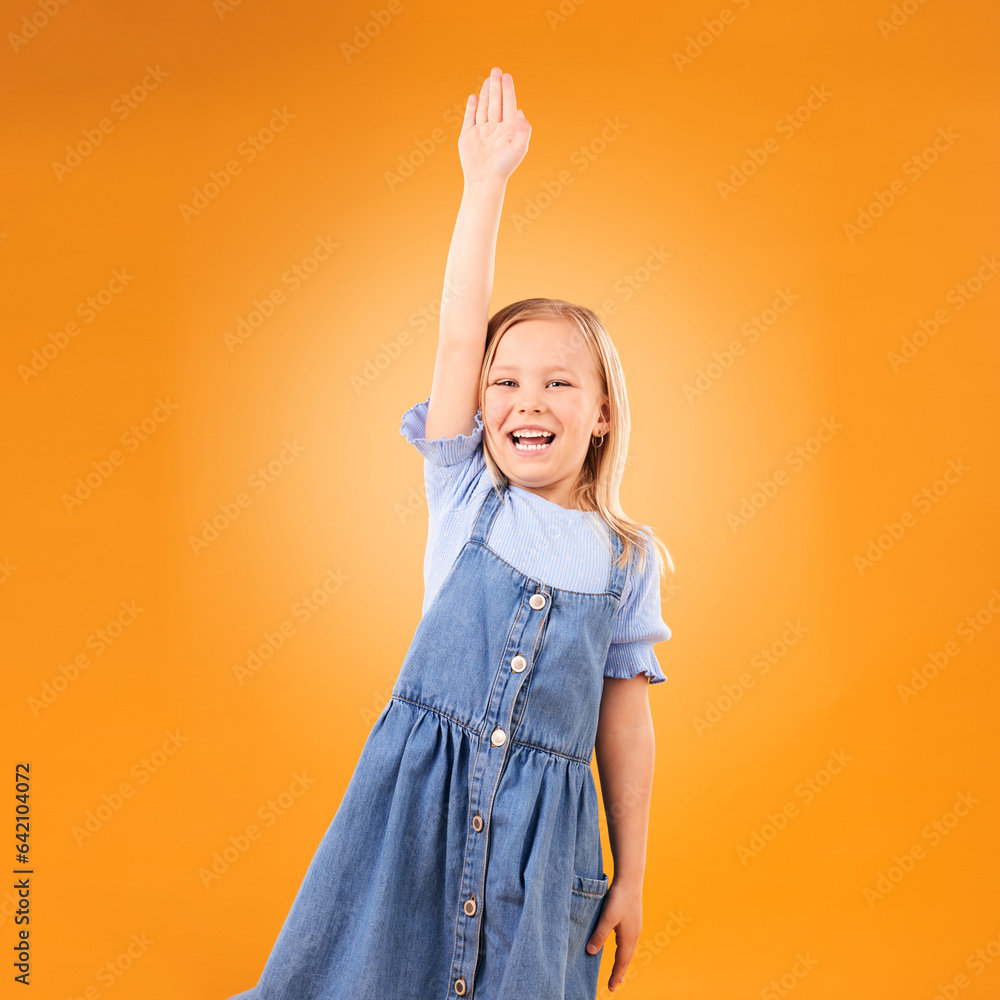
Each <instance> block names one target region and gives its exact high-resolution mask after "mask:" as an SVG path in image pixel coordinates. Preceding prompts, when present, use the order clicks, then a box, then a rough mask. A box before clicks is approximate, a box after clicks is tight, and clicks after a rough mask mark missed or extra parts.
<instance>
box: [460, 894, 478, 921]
mask: <svg viewBox="0 0 1000 1000" xmlns="http://www.w3.org/2000/svg"><path fill="white" fill-rule="evenodd" d="M462 909H463V910H465V912H466V913H467V914H468V915H469V916H470V917H471V916H473V915H474V914H475V912H476V897H475V896H470V897H469V898H468V899H467V900H466V901H465V905H464V906H463V907H462Z"/></svg>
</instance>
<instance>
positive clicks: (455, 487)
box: [399, 396, 670, 684]
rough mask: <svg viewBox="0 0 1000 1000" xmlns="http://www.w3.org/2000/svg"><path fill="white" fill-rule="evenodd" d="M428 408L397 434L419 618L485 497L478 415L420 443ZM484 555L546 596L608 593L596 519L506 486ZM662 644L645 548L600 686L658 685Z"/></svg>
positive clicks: (408, 416)
mask: <svg viewBox="0 0 1000 1000" xmlns="http://www.w3.org/2000/svg"><path fill="white" fill-rule="evenodd" d="M429 402H430V396H428V397H427V399H425V400H424V401H423V402H422V403H415V404H414V405H413V406H411V407H410V409H409V410H407V411H406V413H404V414H403V419H402V422H401V424H400V428H399V433H400V434H402V435H403V436H404V437H405V438H406V440H407V441H409V442H410V444H412V445H413V446H414V447H415V448H416V449H417V451H419V452H420V454H421V455H423V457H424V488H425V490H426V494H427V512H428V528H427V549H426V552H425V554H424V602H423V609H422V612H421V613H422V614H425V613H426V612H427V609H428V608H429V607H430V605H431V602H432V601H433V600H434V597H435V596H436V594H437V592H438V590H439V589H440V587H441V584H442V583H444V579H445V577H446V576H447V575H448V571H449V570H450V569H451V567H452V564H453V563H454V562H455V560H456V559H457V558H458V553H459V552H460V551H461V549H462V546H463V545H464V544H465V543H466V542H467V541H468V539H469V537H470V536H471V535H472V529H473V526H474V525H475V521H476V516H477V515H478V513H479V508H480V505H481V504H482V501H483V497H484V494H485V492H486V491H487V490H490V489H492V488H493V483H492V481H491V479H490V474H489V470H488V469H487V468H486V461H485V459H484V458H483V446H482V441H483V421H482V414H481V412H480V411H478V410H477V411H476V417H475V428H474V429H473V432H472V433H471V434H457V435H455V437H450V438H437V439H435V440H431V441H428V440H427V438H425V437H424V436H423V435H424V431H425V429H426V421H427V404H428V403H429ZM643 527H645V528H648V525H643ZM489 546H490V548H491V549H492V550H493V551H494V552H496V554H497V555H498V556H500V558H501V559H504V560H505V561H506V562H508V563H510V564H511V565H512V566H513V567H514V568H515V569H516V570H517V571H518V572H520V573H523V574H524V575H525V576H528V577H531V578H532V579H533V580H538V581H540V582H541V583H544V584H545V585H546V586H549V587H554V588H556V589H562V590H575V591H577V592H578V593H584V594H601V593H605V592H606V590H607V584H608V576H609V574H610V572H611V550H610V547H609V542H608V535H607V530H606V525H605V524H604V521H603V519H602V518H601V516H600V514H599V513H598V512H596V511H583V510H569V509H568V508H566V507H561V506H560V505H559V504H557V503H553V502H552V501H551V500H546V499H545V497H542V496H539V495H538V494H537V493H533V492H532V491H531V490H526V489H524V488H522V487H520V486H515V485H514V484H513V483H512V484H511V485H510V490H509V492H508V502H506V503H504V504H503V505H502V506H501V507H500V510H499V511H498V512H497V515H496V519H495V520H494V522H493V526H492V528H491V529H490V535H489ZM669 638H670V629H669V628H668V627H667V625H666V624H665V623H664V621H663V619H662V617H661V610H660V573H659V564H658V562H657V559H656V553H655V552H653V551H652V550H651V549H649V548H648V547H647V552H646V565H645V567H644V569H643V570H642V572H639V571H637V570H635V569H634V567H630V568H629V572H628V574H627V576H626V579H625V585H624V587H623V589H622V597H621V603H620V604H619V607H618V612H617V614H616V615H615V624H614V630H613V633H612V638H611V647H610V649H609V651H608V659H607V663H606V664H605V667H604V675H605V677H623V678H629V677H634V676H636V675H637V674H639V673H640V672H642V673H646V674H647V675H648V676H649V683H650V684H658V683H660V682H661V681H665V680H666V679H667V678H666V675H665V674H664V673H663V671H662V670H661V669H660V664H659V662H658V661H657V659H656V654H655V653H654V652H653V646H654V645H655V644H656V643H658V642H663V641H664V640H666V639H669Z"/></svg>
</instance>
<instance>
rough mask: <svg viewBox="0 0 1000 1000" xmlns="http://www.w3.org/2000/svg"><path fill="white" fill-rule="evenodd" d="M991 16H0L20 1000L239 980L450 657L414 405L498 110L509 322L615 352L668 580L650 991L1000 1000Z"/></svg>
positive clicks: (920, 12)
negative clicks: (546, 302) (364, 769)
mask: <svg viewBox="0 0 1000 1000" xmlns="http://www.w3.org/2000/svg"><path fill="white" fill-rule="evenodd" d="M372 10H375V11H376V12H378V11H382V12H383V13H382V15H381V20H382V22H384V23H379V21H378V20H373V15H372ZM560 12H561V13H560ZM724 12H728V13H724ZM366 22H368V23H367V28H366ZM998 23H1000V13H998V10H997V8H996V6H995V5H993V4H990V3H986V2H984V0H978V2H973V0H958V2H952V3H949V4H945V3H944V2H943V0H930V2H925V0H920V2H918V0H905V2H902V0H900V2H896V3H893V2H890V0H882V2H880V0H871V2H864V3H862V2H853V0H852V2H847V3H838V4H822V5H818V6H814V5H807V4H801V3H800V4H796V3H792V2H790V0H782V2H771V3H763V2H760V0H752V2H749V0H738V2H736V0H734V2H733V3H732V4H730V5H729V6H728V7H725V8H724V7H723V6H722V3H721V0H720V2H718V3H708V4H706V3H699V4H686V5H681V4H653V3H648V4H636V3H615V4H609V3H606V2H602V0H587V2H585V3H579V4H576V3H574V2H573V0H562V2H561V3H559V4H557V3H556V0H549V2H548V3H546V2H545V0H542V2H540V3H538V4H531V3H523V2H515V3H508V4H503V5H499V6H497V5H486V6H481V7H476V6H471V7H470V6H469V5H466V4H460V3H457V2H450V3H431V2H423V0H422V2H413V3H411V2H410V0H393V3H392V4H391V6H390V5H387V4H385V3H383V0H375V3H374V5H373V4H372V3H369V2H367V0H366V2H365V3H351V4H336V5H329V4H320V3H315V2H313V3H301V4H296V5H284V4H281V5H279V4H277V3H274V2H270V3H268V2H265V0H246V2H236V0H227V2H226V3H223V2H222V0H219V2H218V3H216V4H215V5H213V3H212V0H198V2H192V0H183V2H181V3H176V4H169V5H161V4H157V5H140V4H126V3H122V2H118V0H114V2H106V3H94V2H91V0H68V2H62V0H38V2H36V3H34V4H32V3H30V2H29V0H18V2H17V3H13V4H7V5H6V6H5V9H4V12H3V15H2V23H0V28H2V30H3V31H4V33H5V34H6V42H5V43H4V44H5V45H6V48H4V50H3V56H2V58H0V68H2V73H3V92H4V104H5V110H4V133H5V138H6V140H7V141H6V144H5V153H4V157H3V167H2V170H3V181H4V189H5V191H6V194H7V197H6V199H5V204H4V208H3V212H2V218H0V230H2V236H0V257H2V273H3V278H4V291H3V311H4V337H3V345H2V365H0V376H2V379H3V384H4V390H3V393H2V407H3V411H2V419H3V425H4V463H3V466H4V476H3V491H2V496H3V522H2V529H3V530H2V537H0V559H2V560H3V563H2V566H0V579H2V582H0V610H2V614H3V622H4V684H5V698H4V725H3V749H4V756H3V760H4V763H5V770H6V773H7V775H8V783H7V785H6V786H5V787H4V788H3V789H2V794H3V795H4V796H5V798H4V806H3V808H2V809H0V812H2V813H3V815H4V816H5V817H6V818H5V819H4V821H3V823H4V827H3V833H4V837H3V840H4V843H5V844H6V845H7V846H6V852H7V853H6V856H5V861H4V863H5V865H9V869H8V870H9V871H11V872H13V870H14V868H16V867H18V865H17V862H16V860H15V858H16V855H15V853H14V847H15V845H16V843H17V842H16V841H15V840H14V836H15V828H14V815H15V802H16V800H15V796H16V786H15V769H16V765H17V763H18V762H22V761H24V762H29V763H30V767H31V786H30V800H29V801H30V815H31V824H32V825H31V841H30V843H31V849H30V850H31V853H30V857H31V861H32V867H33V872H34V873H33V875H32V876H31V879H32V882H31V885H32V895H31V907H32V909H31V924H30V928H31V939H30V940H31V952H32V956H33V958H32V971H31V981H32V984H33V985H34V987H35V990H34V994H35V995H37V996H40V997H45V998H47V1000H48V998H52V1000H62V998H84V997H85V998H88V1000H93V998H96V997H104V996H114V997H115V998H118V1000H125V998H142V1000H160V998H163V1000H166V998H175V997H185V998H187V1000H196V998H197V1000H219V998H224V997H228V996H230V995H232V994H234V993H236V992H238V991H240V990H244V989H248V988H249V987H250V986H252V985H253V984H254V983H255V982H256V980H257V977H258V976H259V974H260V971H261V969H262V967H263V964H264V962H265V960H266V958H267V955H268V953H269V951H270V948H271V946H272V944H273V942H274V940H275V938H276V936H277V933H278V931H279V930H280V927H281V925H282V922H283V920H284V918H285V916H286V914H287V911H288V908H289V906H290V905H291V902H292V899H293V897H294V895H295V892H296V890H297V888H298V886H299V884H300V882H301V879H302V876H303V874H304V872H305V869H306V867H307V865H308V863H309V860H310V859H311V857H312V855H313V853H314V851H315V849H316V847H317V845H318V843H319V841H320V838H321V837H322V834H323V832H324V831H325V829H326V827H327V825H328V823H329V822H330V819H331V818H332V816H333V814H334V812H335V810H336V808H337V805H338V803H339V801H340V797H341V795H342V794H343V792H344V789H345V787H346V785H347V783H348V781H349V780H350V777H351V774H352V771H353V768H354V765H355V763H356V761H357V758H358V754H359V753H360V750H361V747H362V745H363V743H364V740H365V738H366V736H367V734H368V732H369V729H370V726H371V723H372V722H373V721H374V718H375V717H376V716H377V714H378V712H379V711H380V710H381V708H382V707H383V705H384V704H385V701H386V700H387V698H388V696H389V692H390V690H391V687H392V684H393V682H394V680H395V677H396V673H397V671H398V669H399V665H400V663H401V662H402V658H403V656H404V654H405V652H406V649H407V646H408V644H409V641H410V638H411V637H412V635H413V631H414V629H415V627H416V624H417V622H418V620H419V616H420V606H421V598H422V593H423V591H422V576H421V568H422V560H423V554H424V545H425V540H426V507H425V505H424V503H423V498H422V485H423V482H422V464H421V459H420V456H419V455H418V454H417V453H416V452H415V451H414V450H413V449H412V447H411V446H410V445H408V444H407V443H406V442H405V440H404V439H403V438H402V437H401V436H400V435H399V432H398V429H399V420H400V416H401V414H402V413H403V411H404V410H405V409H406V408H407V407H409V406H410V405H411V404H412V403H414V402H417V401H418V400H421V399H424V398H425V397H426V395H427V394H428V392H429V389H430V380H431V372H432V367H433V359H434V352H435V347H436V335H437V330H436V325H435V322H434V315H435V309H436V305H437V300H438V297H439V296H440V294H441V283H442V278H443V273H444V263H445V258H446V255H447V249H448V244H449V240H450V236H451V230H452V226H453V224H454V218H455V213H456V211H457V208H458V203H459V199H460V195H461V171H460V166H459V162H458V155H457V147H456V141H457V136H458V128H457V126H458V122H459V118H458V116H457V114H456V109H458V110H459V111H460V109H461V107H462V105H463V104H464V101H465V99H466V97H467V95H468V94H469V93H470V92H471V91H473V90H476V91H478V87H479V84H480V82H481V81H482V78H483V77H484V76H485V75H486V74H487V73H488V72H489V70H490V67H491V66H493V65H499V66H501V67H502V68H503V69H504V70H509V71H510V72H512V73H513V75H514V79H515V83H516V87H517V96H518V102H519V105H520V106H521V107H522V108H523V109H524V110H525V113H526V115H527V117H528V120H529V121H530V122H531V125H532V128H533V133H532V137H531V145H530V149H529V151H528V154H527V157H526V159H525V161H524V163H523V164H522V166H521V167H520V168H519V169H518V171H517V172H516V174H515V175H514V177H513V178H512V180H511V182H510V183H509V184H508V188H507V198H506V204H505V207H504V212H503V221H502V224H501V229H500V236H499V243H498V250H497V272H496V284H495V289H494V297H493V306H492V308H493V309H496V308H498V307H499V306H500V305H503V304H505V303H507V302H510V301H512V300H514V299H519V298H524V297H528V296H534V295H544V296H551V297H561V298H566V299H569V300H571V301H574V302H579V303H582V304H585V305H588V306H590V307H592V308H594V309H597V310H601V313H602V315H603V316H604V317H605V319H606V323H607V326H608V328H609V330H610V332H611V334H612V336H613V338H614V340H615V343H616V344H617V346H618V350H619V352H620V355H621V358H622V362H623V364H624V367H625V372H626V376H627V378H628V384H629V390H630V402H631V408H632V417H633V434H632V442H631V450H630V458H631V461H630V464H629V468H628V471H627V474H626V479H625V484H624V488H623V493H622V502H623V505H624V507H625V509H626V511H627V512H628V513H629V514H630V515H631V516H632V517H634V518H636V519H638V520H640V521H642V522H644V523H649V524H652V525H654V526H655V527H656V528H657V530H658V532H659V533H660V535H661V537H662V538H663V539H664V541H665V542H666V544H667V546H668V547H669V548H670V551H671V553H672V554H673V557H674V560H675V562H676V567H677V572H676V575H675V576H674V577H673V578H669V577H668V578H667V579H665V580H664V581H663V583H662V587H663V591H662V596H663V615H664V618H665V620H666V621H667V623H668V624H669V625H670V626H671V628H672V629H673V632H674V635H673V638H672V639H671V640H670V642H668V643H665V644H662V645H660V646H658V647H657V648H656V652H657V655H658V657H659V660H660V662H661V664H662V666H663V668H664V671H665V673H666V674H667V676H668V678H669V680H668V681H667V682H666V683H665V684H662V685H659V686H657V687H654V688H651V689H650V702H651V705H652V711H653V716H654V721H655V725H656V735H657V764H656V779H655V787H654V791H653V802H652V813H651V817H650V834H649V851H648V862H647V868H646V882H645V894H644V909H643V929H642V936H641V939H640V943H639V948H638V950H637V951H636V954H635V956H634V958H633V961H632V965H631V966H630V968H629V971H628V973H627V975H626V982H625V985H624V986H623V987H622V990H621V991H620V992H623V993H624V994H625V995H627V996H630V997H634V998H636V1000H660V998H671V1000H689V998H690V1000H695V998H697V1000H701V998H712V1000H730V998H732V1000H736V998H743V997H750V998H752V997H758V996H759V997H761V998H763V1000H771V998H772V997H778V996H786V995H788V993H789V992H791V993H793V994H794V996H795V997H796V1000H806V998H813V1000H834V998H841V997H844V996H852V997H864V998H869V997H870V998H873V1000H875V998H878V1000H883V998H887V997H903V996H907V997H921V998H927V1000H930V998H932V997H933V998H938V997H950V996H955V995H961V996H963V997H965V996H968V997H970V998H983V1000H985V998H987V997H996V996H1000V961H997V960H996V959H997V956H998V955H1000V910H998V908H997V900H998V898H1000V896H998V889H1000V886H998V873H1000V865H998V859H997V849H996V845H997V820H998V817H1000V810H998V796H1000V782H998V778H997V755H998V745H997V740H996V735H995V730H996V716H997V708H998V701H997V694H998V686H997V678H996V665H997V650H998V641H1000V621H998V613H1000V589H998V588H1000V569H998V560H997V556H998V547H997V544H996V543H997V522H996V517H997V499H998V485H1000V476H998V472H997V466H996V455H997V448H998V434H997V419H996V413H997V411H996V402H995V400H996V396H995V393H996V385H997V381H998V374H1000V372H998V365H997V361H998V353H1000V352H998V347H997V339H996V329H997V318H998V315H1000V281H994V280H993V278H994V276H995V274H996V270H997V268H996V264H995V261H996V257H995V256H994V255H995V254H997V253H1000V233H998V213H997V206H998V195H997V187H996V165H997V156H998V152H1000V148H998V146H1000V144H998V129H997V125H998V121H997V111H996V109H997V102H998V98H1000V86H998V78H997V74H996V51H997V41H998V32H997V28H998ZM359 31H360V32H361V35H360V36H359V35H358V32H359ZM366 32H367V34H365V33H366ZM369 36H370V37H369ZM360 41H365V42H366V44H365V45H364V46H362V45H360V44H357V43H359V42H360ZM122 95H126V96H124V97H123V96H122ZM609 123H614V127H613V128H612V127H611V125H610V124H609ZM251 137H253V138H252V141H251ZM935 143H936V145H935ZM88 144H89V145H88ZM67 147H68V148H67ZM88 150H89V152H88ZM585 150H586V151H588V152H584V151H585ZM393 175H395V176H393ZM213 185H214V186H213ZM185 206H187V208H185ZM199 206H200V207H199ZM334 245H335V246H334ZM317 247H319V250H320V254H319V256H321V257H323V258H325V259H323V260H320V259H319V257H317V256H315V255H314V251H315V250H316V249H317ZM324 247H326V248H324ZM327 248H328V249H327ZM654 251H657V252H658V255H657V254H655V253H654ZM310 258H312V259H311V260H310ZM653 265H655V266H653ZM295 268H299V273H300V274H301V277H298V279H297V280H298V285H297V287H296V272H295ZM276 290H277V291H276ZM275 291H276V295H275V297H274V298H272V299H270V300H269V296H271V295H272V293H275ZM89 299H90V300H93V302H92V304H90V305H88V300H89ZM268 301H269V303H270V304H269V305H268ZM98 307H99V309H98ZM779 308H780V310H781V311H779ZM255 309H261V312H260V314H259V315H256V316H253V315H252V314H253V311H254V310H255ZM265 312H269V315H264V313H265ZM88 317H89V319H88ZM241 320H242V321H245V322H246V323H247V324H249V323H251V322H253V323H254V324H255V325H253V326H251V325H246V326H241V325H240V322H241ZM755 321H756V323H757V325H756V326H755V325H754V322H755ZM74 322H75V324H76V327H75V328H73V327H72V324H73V323H74ZM239 331H242V333H243V336H242V337H241V336H240V334H239ZM227 334H228V335H229V336H228V337H227ZM734 344H735V345H736V346H735V348H734V347H733V345H734ZM258 469H263V470H265V471H264V473H263V474H261V473H258V472H257V471H256V470H258ZM268 469H270V471H267V470H268ZM88 477H90V484H91V485H89V486H88V485H87V481H88ZM78 480H79V482H78ZM88 490H89V495H88ZM241 496H242V499H241ZM215 518H218V526H217V527H216V528H215V536H214V537H213V535H212V529H211V526H210V525H209V526H206V524H205V522H206V521H207V522H211V521H212V520H213V519H215ZM199 536H200V543H199V542H198V541H197V539H198V538H199ZM192 539H195V541H194V542H193V541H192ZM324 583H325V584H326V589H325V590H324V589H323V588H324ZM317 591H318V592H319V593H318V595H317V599H316V600H315V601H314V602H313V604H312V609H311V610H310V608H309V607H308V606H307V605H304V604H302V603H301V602H302V601H303V599H306V598H309V595H311V594H313V593H314V592H317ZM309 599H310V600H312V599H311V598H309ZM130 606H131V610H129V607H130ZM977 616H978V617H977ZM970 621H971V624H970ZM283 623H286V625H285V633H284V634H282V632H281V629H282V625H283ZM788 623H791V625H789V624H788ZM963 623H965V624H963ZM100 630H104V631H103V632H102V631H100ZM268 635H270V636H271V639H270V640H269V639H268V638H267V636H268ZM102 636H103V638H102ZM269 641H270V642H271V644H272V646H273V648H274V650H275V651H274V653H273V655H272V656H271V657H270V658H269V659H267V660H261V661H260V664H259V666H256V667H255V665H254V661H250V664H249V666H248V663H247V661H248V654H247V650H248V648H253V647H258V646H260V645H262V644H266V643H268V642H269ZM762 651H768V655H769V656H770V657H771V660H770V662H769V661H768V660H767V659H766V658H764V657H763V653H762ZM238 665H243V667H244V668H246V669H245V670H244V671H243V672H242V675H241V674H240V672H239V671H236V670H234V667H236V666H238ZM914 672H916V674H914ZM914 677H915V678H916V679H915V680H914ZM831 755H834V756H831ZM594 770H595V777H596V776H597V774H596V766H595V768H594ZM303 776H304V778H305V780H303ZM123 784H124V785H125V789H124V790H122V785H123ZM269 803H271V804H270V805H269ZM935 824H936V826H935ZM248 826H256V827H257V828H258V830H259V832H260V836H259V837H257V838H256V839H250V838H249V837H246V835H245V831H246V830H247V827H248ZM88 827H89V828H88ZM603 835H604V846H605V858H606V862H607V865H606V867H607V869H608V871H609V873H611V872H612V870H613V869H612V858H611V855H610V850H609V848H608V844H607V832H606V824H605V827H604V831H603ZM234 845H237V846H234ZM915 846H916V847H917V850H916V851H914V847H915ZM225 857H228V858H229V859H230V860H229V861H228V862H225V863H224V864H225V865H227V867H224V865H223V864H220V862H219V860H218V859H219V858H225ZM213 862H214V863H215V864H216V867H217V868H218V869H222V871H221V874H219V875H218V876H217V877H215V878H206V875H205V873H206V871H208V872H210V871H211V869H212V866H213ZM17 877H18V876H15V875H13V874H10V875H8V876H6V877H5V879H4V881H5V883H6V887H5V888H3V889H0V927H2V932H0V938H2V943H3V952H4V954H6V955H7V956H8V959H9V958H10V956H11V955H12V954H13V950H12V949H13V947H14V942H15V934H16V927H15V924H14V920H13V916H12V914H13V907H14V905H16V904H15V899H16V896H15V894H14V893H15V890H14V889H13V885H14V880H15V879H16V878H17ZM399 903H400V905H401V906H405V905H406V900H403V899H401V900H400V901H399ZM130 948H131V951H130V950H129V949H130ZM977 954H981V955H982V956H984V957H983V958H981V959H977V957H976V955H977ZM613 957H614V940H613V938H612V939H609V941H608V944H607V946H606V947H605V951H604V956H603V965H602V973H601V982H602V984H604V983H606V981H607V978H608V975H609V974H610V970H611V964H612V960H613ZM13 975H14V971H13V968H12V963H11V962H10V961H6V962H5V963H4V972H3V982H2V991H3V995H4V996H6V995H10V996H15V995H18V996H20V995H24V994H23V993H22V992H18V988H17V984H16V983H14V982H13V978H12V977H13ZM963 976H964V977H965V979H964V981H963V980H962V977H963ZM949 990H951V991H952V992H949ZM955 991H957V992H955ZM345 995H347V994H346V993H345ZM600 995H601V996H602V997H606V996H607V995H608V994H607V990H606V988H604V987H603V985H602V989H601V992H600Z"/></svg>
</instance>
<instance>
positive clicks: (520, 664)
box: [510, 653, 528, 674]
mask: <svg viewBox="0 0 1000 1000" xmlns="http://www.w3.org/2000/svg"><path fill="white" fill-rule="evenodd" d="M527 665H528V661H527V660H526V659H525V658H524V657H523V656H522V655H521V654H520V653H518V654H517V656H515V657H514V659H513V660H511V661H510V669H511V670H513V671H514V673H515V674H519V673H520V672H521V671H522V670H524V668H525V667H526V666H527Z"/></svg>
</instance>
